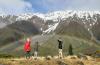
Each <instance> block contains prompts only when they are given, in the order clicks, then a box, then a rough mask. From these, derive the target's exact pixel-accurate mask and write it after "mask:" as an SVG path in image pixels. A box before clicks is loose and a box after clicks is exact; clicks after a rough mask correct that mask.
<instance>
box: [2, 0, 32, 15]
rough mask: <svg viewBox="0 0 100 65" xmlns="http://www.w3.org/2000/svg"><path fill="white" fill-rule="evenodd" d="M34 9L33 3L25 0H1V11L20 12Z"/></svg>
mask: <svg viewBox="0 0 100 65" xmlns="http://www.w3.org/2000/svg"><path fill="white" fill-rule="evenodd" d="M28 11H32V5H31V4H30V3H29V2H25V1H24V0H0V13H5V14H20V13H25V12H28Z"/></svg>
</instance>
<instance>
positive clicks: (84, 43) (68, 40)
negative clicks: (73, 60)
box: [39, 35, 100, 56]
mask: <svg viewBox="0 0 100 65" xmlns="http://www.w3.org/2000/svg"><path fill="white" fill-rule="evenodd" d="M59 37H61V38H62V40H63V54H64V55H68V47H69V45H70V44H72V47H73V52H74V54H86V53H87V51H88V54H94V53H95V52H96V51H97V50H100V46H98V45H96V44H95V43H94V42H92V41H89V40H85V39H82V38H78V37H74V36H67V35H55V36H53V37H52V38H50V39H49V40H48V41H47V42H45V43H44V44H43V45H42V46H41V47H40V50H39V54H40V55H44V56H45V55H57V54H58V42H57V39H58V38H59ZM89 50H90V51H91V52H89ZM92 50H93V51H92Z"/></svg>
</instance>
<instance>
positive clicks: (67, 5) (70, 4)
mask: <svg viewBox="0 0 100 65" xmlns="http://www.w3.org/2000/svg"><path fill="white" fill-rule="evenodd" d="M58 10H100V0H0V13H6V14H20V13H27V12H40V13H47V12H52V11H58Z"/></svg>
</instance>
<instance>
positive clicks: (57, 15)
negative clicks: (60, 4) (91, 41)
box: [0, 10, 100, 33]
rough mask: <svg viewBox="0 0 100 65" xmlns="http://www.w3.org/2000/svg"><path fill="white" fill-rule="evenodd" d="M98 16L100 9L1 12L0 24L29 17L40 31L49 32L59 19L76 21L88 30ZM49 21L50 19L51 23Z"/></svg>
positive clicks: (53, 28)
mask: <svg viewBox="0 0 100 65" xmlns="http://www.w3.org/2000/svg"><path fill="white" fill-rule="evenodd" d="M34 17H36V18H34ZM99 18H100V11H73V10H66V11H55V12H50V13H46V14H42V13H24V14H19V15H3V14H1V15H0V24H1V25H2V24H3V23H5V25H6V24H12V23H14V22H16V21H21V20H26V21H27V20H29V21H30V19H31V22H33V23H35V24H36V25H37V26H39V28H40V30H41V31H42V32H44V33H50V32H51V31H54V30H55V29H56V28H57V27H58V26H59V23H61V21H62V22H63V21H66V23H69V22H71V21H76V22H78V23H80V24H82V25H84V26H85V27H86V28H87V29H88V30H90V29H91V27H92V26H93V25H95V24H97V23H98V22H97V20H98V19H99ZM36 19H37V20H36ZM38 19H39V20H38ZM41 21H42V22H41ZM50 21H52V23H51V22H50ZM40 22H41V23H40ZM37 23H38V24H37ZM46 23H48V24H46ZM2 27H3V26H2ZM44 27H45V29H44Z"/></svg>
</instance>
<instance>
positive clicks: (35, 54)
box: [34, 51, 38, 59]
mask: <svg viewBox="0 0 100 65" xmlns="http://www.w3.org/2000/svg"><path fill="white" fill-rule="evenodd" d="M37 54H38V53H37V51H35V52H34V57H35V59H37Z"/></svg>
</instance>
